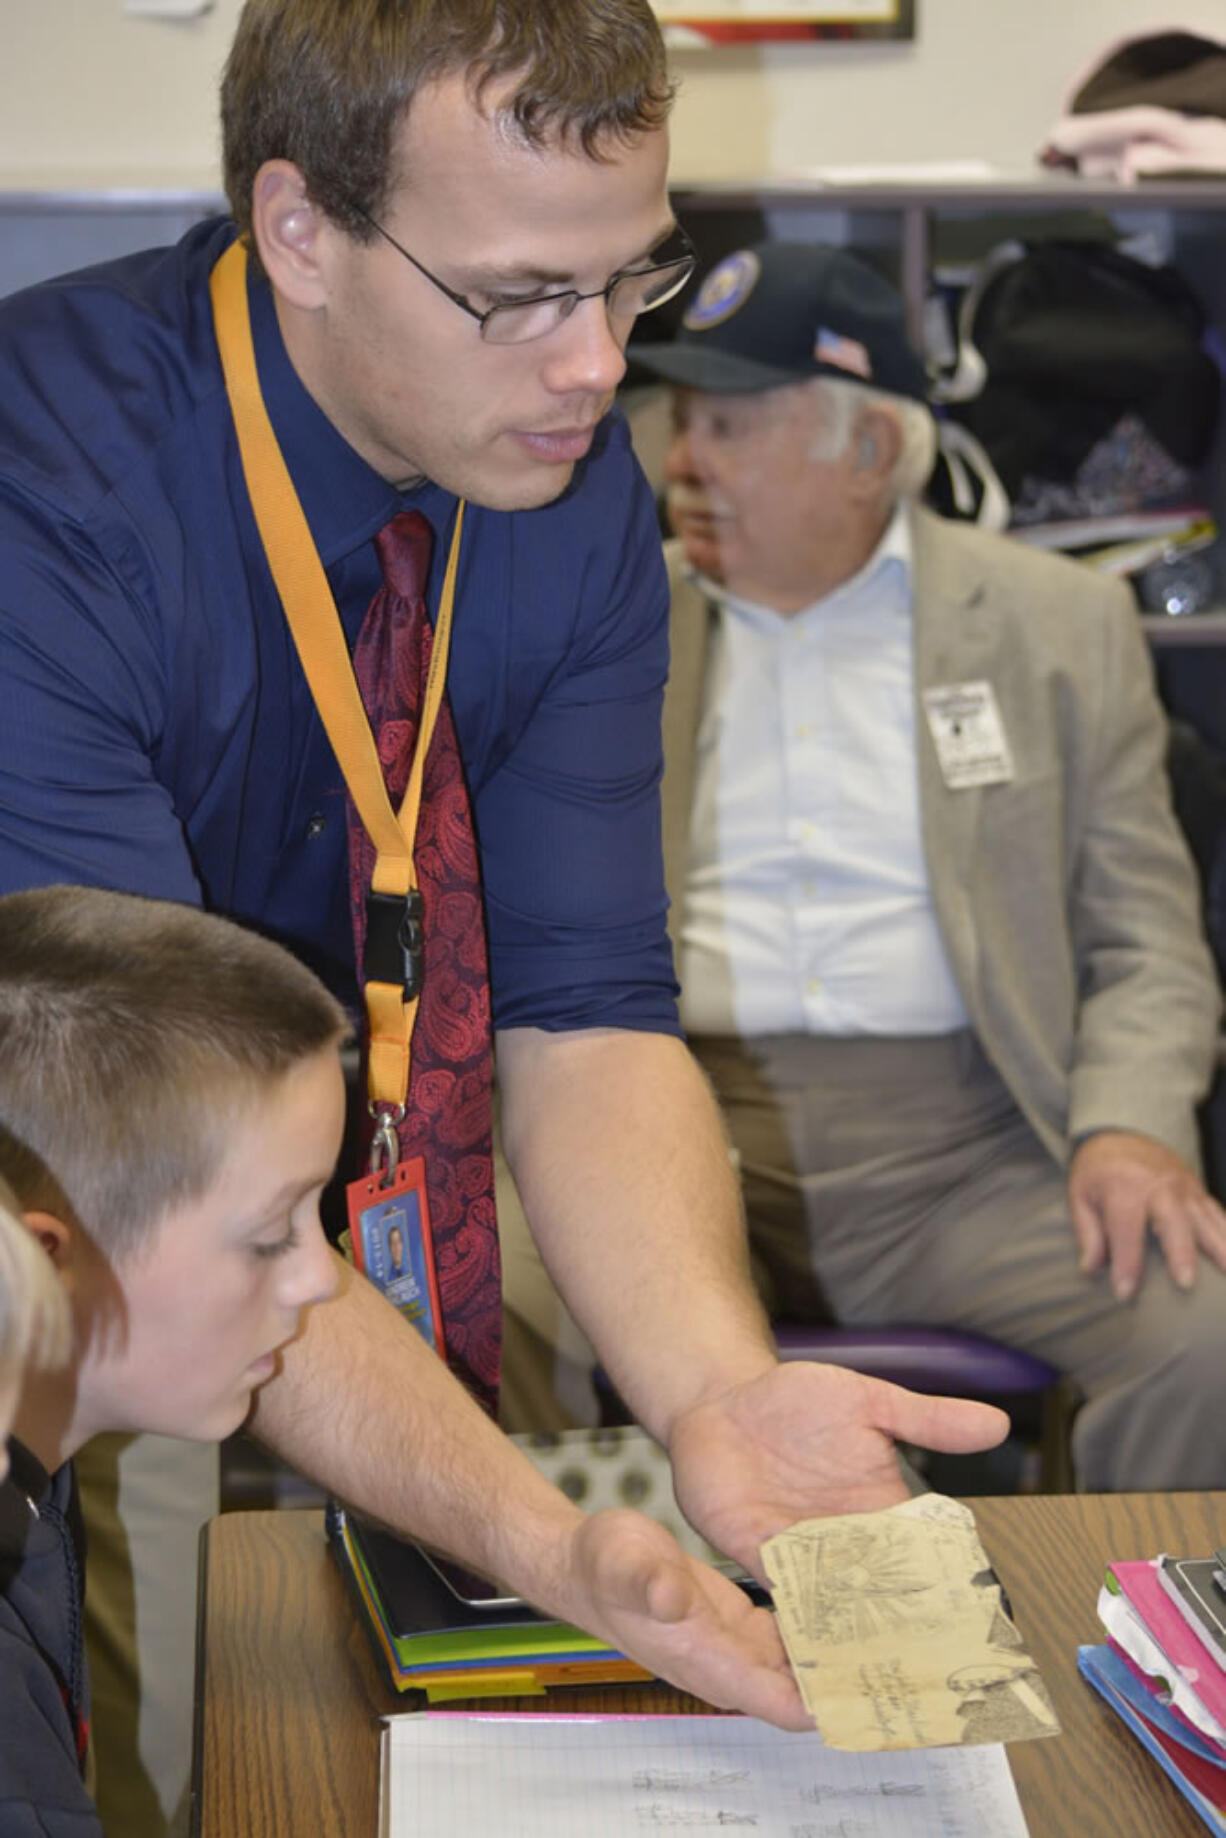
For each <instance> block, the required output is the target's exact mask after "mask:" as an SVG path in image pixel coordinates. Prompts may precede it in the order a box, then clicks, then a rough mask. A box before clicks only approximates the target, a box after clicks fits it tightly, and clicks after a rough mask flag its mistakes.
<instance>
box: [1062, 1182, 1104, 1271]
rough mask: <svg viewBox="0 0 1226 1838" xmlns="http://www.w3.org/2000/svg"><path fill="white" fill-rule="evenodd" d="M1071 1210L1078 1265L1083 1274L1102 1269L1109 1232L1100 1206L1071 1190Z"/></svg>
mask: <svg viewBox="0 0 1226 1838" xmlns="http://www.w3.org/2000/svg"><path fill="white" fill-rule="evenodd" d="M1069 1212H1070V1213H1071V1214H1072V1219H1073V1237H1074V1238H1075V1239H1076V1241H1077V1254H1078V1255H1077V1265H1078V1268H1079V1269H1080V1271H1081V1273H1082V1275H1083V1276H1092V1275H1093V1274H1094V1272H1095V1271H1096V1270H1101V1269H1102V1267H1103V1263H1104V1262H1105V1260H1106V1256H1107V1234H1106V1233H1105V1232H1104V1231H1103V1226H1102V1220H1101V1219H1100V1218H1099V1216H1098V1208H1097V1207H1096V1206H1095V1205H1094V1203H1093V1201H1091V1200H1087V1199H1086V1198H1084V1196H1083V1195H1081V1194H1079V1193H1074V1192H1073V1191H1072V1190H1071V1189H1070V1191H1069Z"/></svg>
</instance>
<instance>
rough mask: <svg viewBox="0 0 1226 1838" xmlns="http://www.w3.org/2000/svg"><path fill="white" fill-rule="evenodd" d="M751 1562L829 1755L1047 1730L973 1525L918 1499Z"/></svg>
mask: <svg viewBox="0 0 1226 1838" xmlns="http://www.w3.org/2000/svg"><path fill="white" fill-rule="evenodd" d="M762 1558H763V1562H764V1563H765V1565H766V1572H767V1575H768V1577H769V1578H770V1582H771V1587H772V1589H773V1591H774V1597H775V1610H776V1614H777V1616H778V1621H779V1631H780V1633H781V1634H782V1636H783V1642H784V1645H785V1646H786V1648H787V1652H788V1658H789V1659H790V1660H791V1662H792V1669H793V1671H794V1672H795V1674H796V1680H797V1683H798V1685H799V1686H800V1691H801V1696H802V1697H803V1698H804V1701H805V1704H806V1705H807V1707H808V1709H809V1710H810V1711H811V1712H812V1714H813V1717H814V1719H815V1720H816V1723H817V1727H818V1729H819V1730H820V1731H821V1734H822V1738H823V1740H824V1741H825V1742H826V1743H828V1744H829V1746H830V1747H831V1748H835V1749H922V1748H935V1747H940V1746H942V1745H945V1744H951V1743H971V1742H1018V1741H1021V1740H1022V1739H1023V1738H1025V1737H1028V1736H1054V1735H1058V1734H1059V1730H1060V1725H1059V1723H1058V1722H1057V1721H1056V1717H1055V1713H1054V1712H1053V1710H1052V1707H1051V1700H1050V1698H1049V1697H1048V1695H1047V1688H1046V1686H1045V1685H1044V1684H1043V1681H1042V1679H1041V1678H1040V1677H1039V1674H1038V1672H1037V1670H1036V1669H1035V1665H1034V1661H1033V1660H1032V1659H1031V1657H1030V1655H1029V1654H1028V1653H1027V1651H1026V1649H1025V1647H1024V1646H1023V1644H1022V1638H1021V1635H1020V1634H1019V1633H1018V1631H1017V1629H1016V1628H1015V1627H1014V1625H1013V1623H1012V1621H1010V1619H1009V1617H1008V1615H1007V1614H1006V1613H1005V1610H1004V1606H1003V1604H1002V1602H1001V1595H1000V1587H999V1585H998V1584H997V1582H996V1578H995V1577H994V1576H993V1574H992V1572H991V1569H990V1567H989V1564H988V1559H987V1556H986V1555H985V1553H984V1549H983V1546H982V1545H981V1544H980V1542H979V1536H978V1533H977V1532H976V1530H975V1520H974V1515H973V1514H972V1513H971V1512H970V1510H969V1508H967V1507H965V1506H961V1505H959V1504H958V1502H957V1501H956V1500H950V1499H946V1498H945V1497H944V1496H943V1495H942V1494H936V1493H927V1494H920V1495H918V1496H917V1497H916V1498H915V1499H912V1500H908V1501H906V1503H905V1504H904V1505H902V1506H892V1507H890V1508H889V1509H888V1510H887V1511H885V1512H876V1513H850V1514H847V1515H846V1516H844V1517H841V1518H836V1519H806V1520H804V1521H802V1522H801V1523H800V1524H799V1525H793V1526H790V1527H789V1528H788V1530H787V1531H786V1532H781V1533H780V1534H779V1536H778V1537H777V1538H772V1539H770V1541H769V1542H768V1543H767V1544H765V1545H763V1547H762Z"/></svg>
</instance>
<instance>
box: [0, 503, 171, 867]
mask: <svg viewBox="0 0 1226 1838" xmlns="http://www.w3.org/2000/svg"><path fill="white" fill-rule="evenodd" d="M163 705H164V682H163V663H162V657H161V652H160V648H159V646H158V642H157V637H156V633H155V632H154V631H153V630H152V629H151V627H150V623H149V621H148V619H147V617H146V615H145V614H144V612H143V610H142V608H141V607H140V605H139V604H138V601H137V599H136V597H135V596H134V595H133V594H132V592H131V590H130V588H129V587H128V586H127V584H126V583H125V581H124V579H123V577H122V575H121V573H120V572H119V570H118V569H117V568H116V566H115V563H114V560H113V559H110V558H108V557H107V556H106V554H105V553H104V550H103V546H102V545H101V544H100V543H99V542H98V541H97V540H95V538H94V537H93V535H92V534H91V533H90V532H89V531H87V530H86V529H85V528H83V527H82V526H81V525H80V524H78V523H75V522H74V521H73V520H71V519H70V518H64V517H58V516H55V515H53V514H52V513H51V512H49V511H48V510H47V509H46V508H45V507H44V506H42V505H40V504H38V503H37V502H33V501H31V500H30V499H27V498H25V497H24V496H23V495H21V494H20V493H16V492H13V491H8V492H5V493H0V889H3V890H9V891H11V890H13V889H15V888H19V887H26V886H38V885H47V884H49V883H52V882H57V881H63V882H72V883H82V884H90V885H99V886H104V887H115V888H122V889H126V890H127V891H129V892H133V893H143V894H148V895H151V896H154V897H159V898H164V899H173V900H180V901H187V902H191V903H192V904H199V902H200V889H199V884H198V881H197V878H196V875H195V873H194V871H193V867H192V863H191V859H190V855H189V851H188V847H187V844H186V841H185V838H184V834H183V829H182V825H181V823H180V821H179V819H178V817H177V815H176V813H175V810H174V806H173V801H172V799H171V796H170V793H169V792H168V790H167V789H166V787H165V786H164V785H161V784H159V782H158V779H157V774H156V756H157V748H158V742H159V736H160V733H161V725H162V715H161V710H162V707H163Z"/></svg>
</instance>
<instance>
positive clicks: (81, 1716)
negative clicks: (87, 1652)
mask: <svg viewBox="0 0 1226 1838" xmlns="http://www.w3.org/2000/svg"><path fill="white" fill-rule="evenodd" d="M10 1451H11V1455H12V1469H11V1471H10V1474H9V1477H8V1479H7V1480H6V1481H4V1482H3V1483H2V1484H0V1827H2V1828H3V1829H4V1830H5V1831H9V1830H21V1829H24V1828H23V1827H22V1826H21V1825H19V1824H16V1823H15V1821H16V1819H17V1815H18V1814H19V1812H20V1809H21V1808H22V1807H24V1806H28V1807H29V1808H30V1809H31V1813H32V1815H33V1813H34V1811H35V1809H37V1817H36V1818H33V1817H32V1821H31V1825H30V1829H31V1831H38V1832H40V1833H46V1834H48V1835H49V1838H50V1835H56V1838H58V1834H59V1833H60V1832H61V1831H62V1832H63V1834H64V1838H95V1835H96V1838H102V1826H101V1824H100V1823H99V1821H98V1815H97V1813H96V1811H95V1810H94V1805H93V1802H92V1801H91V1799H90V1797H89V1795H88V1794H87V1793H86V1791H85V1785H84V1782H83V1781H82V1778H81V1766H80V1760H79V1743H80V1741H81V1739H82V1735H83V1732H84V1730H85V1728H86V1727H87V1722H88V1715H89V1694H88V1687H87V1685H86V1680H85V1656H84V1652H83V1650H82V1646H81V1633H80V1629H81V1614H80V1564H79V1554H78V1550H77V1545H76V1539H75V1537H74V1533H73V1512H72V1510H71V1500H72V1477H71V1472H70V1470H69V1469H67V1468H61V1469H60V1470H59V1471H58V1473H56V1474H54V1475H51V1476H48V1475H47V1474H46V1472H45V1471H44V1470H43V1469H42V1468H41V1467H40V1465H39V1464H38V1463H37V1462H36V1461H35V1459H34V1457H33V1456H31V1455H30V1453H29V1451H28V1450H26V1449H24V1448H22V1446H21V1444H20V1443H11V1444H10ZM35 1508H37V1511H36V1510H35Z"/></svg>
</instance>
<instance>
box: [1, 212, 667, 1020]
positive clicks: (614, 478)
mask: <svg viewBox="0 0 1226 1838" xmlns="http://www.w3.org/2000/svg"><path fill="white" fill-rule="evenodd" d="M233 235H234V226H233V225H232V224H231V223H229V222H226V221H224V220H213V221H211V222H209V223H205V224H202V225H200V226H198V227H197V228H196V229H194V230H192V231H191V232H190V233H189V234H188V235H187V236H186V237H185V238H184V239H183V241H182V242H181V243H179V244H178V245H177V246H176V247H174V248H172V249H165V250H153V251H150V252H148V253H146V254H142V255H138V256H133V257H129V258H126V259H124V260H122V261H118V262H114V263H109V264H107V265H105V266H103V267H100V268H94V269H91V270H87V271H85V272H83V273H80V274H77V275H71V276H66V277H64V278H63V279H61V280H58V281H54V282H50V283H48V284H47V285H45V286H41V287H36V288H31V289H29V290H27V291H26V292H24V293H21V294H16V295H14V296H12V297H11V298H10V299H9V300H7V301H4V302H2V303H0V888H2V889H6V890H11V889H13V888H17V887H22V886H32V885H36V884H45V883H48V882H52V881H69V882H78V883H80V882H89V883H93V884H96V885H102V886H109V887H117V888H124V889H127V890H129V891H132V892H137V893H145V894H150V895H154V896H158V897H164V898H168V899H174V900H184V901H190V902H193V903H203V904H204V905H206V906H208V907H210V908H212V909H213V910H215V911H218V912H222V913H226V914H229V915H230V916H232V917H234V918H236V919H239V920H240V921H243V922H246V923H250V924H253V925H256V926H258V927H259V928H261V929H262V930H265V931H267V932H270V933H272V934H273V935H274V936H277V937H279V938H281V939H283V940H284V941H285V942H286V943H288V944H290V945H291V946H292V948H294V949H295V950H296V951H297V952H298V954H299V955H300V956H302V957H304V958H305V959H306V960H307V961H308V962H310V963H312V964H313V965H314V966H315V968H317V969H318V970H320V972H321V973H322V974H323V975H324V976H325V978H326V980H327V981H328V982H329V983H330V984H331V985H332V987H333V988H334V989H336V990H337V991H338V993H339V994H341V995H342V996H343V997H345V998H346V999H349V1000H352V998H353V996H354V994H355V986H354V976H353V945H352V939H351V936H350V930H349V916H348V901H347V887H346V835H345V794H344V786H343V781H342V778H341V774H340V771H339V768H338V766H337V763H336V760H335V757H334V755H333V753H332V750H331V748H330V746H329V744H328V741H327V738H326V736H325V735H324V733H323V730H322V727H321V725H320V722H319V719H318V717H317V715H316V713H315V709H314V705H313V703H312V700H311V696H310V692H309V690H308V688H307V684H306V680H305V678H304V676H303V674H302V671H301V668H300V666H299V664H298V660H297V656H296V653H295V651H294V646H293V641H292V639H291V636H290V633H289V628H288V626H287V624H286V622H285V618H284V615H283V613H282V611H281V607H280V602H279V601H278V599H277V595H276V591H275V589H274V587H273V583H272V579H271V576H270V574H269V570H268V566H267V563H266V561H265V558H264V554H263V550H262V547H261V544H260V540H259V537H258V535H257V532H256V528H255V522H254V518H253V516H252V512H251V508H250V504H249V501H248V497H247V491H246V486H245V484H244V481H243V476H242V470H241V466H240V462H239V457H238V448H237V442H236V439H235V435H234V429H233V425H232V421H231V417H230V410H229V405H228V402H227V399H226V394H225V388H224V384H223V382H222V378H221V370H220V364H219V359H218V355H217V348H216V343H215V340H214V335H213V327H212V317H211V311H210V306H209V295H208V277H209V273H210V270H211V269H212V266H213V264H214V262H215V261H216V259H217V257H218V256H219V255H220V254H221V253H222V251H223V249H224V248H225V247H226V246H227V244H228V243H229V242H230V241H231V240H232V238H233ZM249 297H250V301H251V311H252V324H253V331H254V335H255V342H256V353H257V361H258V364H259V371H260V378H261V383H262V386H263V390H264V394H265V399H266V401H267V403H268V409H269V413H270V416H271V418H272V422H273V425H274V428H275V429H276V432H277V436H278V439H279V441H280V443H281V448H282V451H283V453H284V455H285V458H286V461H287V464H288V465H289V468H290V472H291V474H292V476H293V479H294V483H295V485H296V487H297V490H298V493H299V496H300V498H301V500H302V504H303V508H304V510H305V512H306V515H307V519H308V521H309V523H310V526H311V530H312V533H313V535H314V538H315V542H316V545H317V547H318V549H319V553H320V557H321V559H322V561H323V564H324V567H325V569H326V571H327V575H328V579H329V582H330V584H331V586H332V590H333V592H334V594H335V596H336V601H337V605H338V608H339V610H340V614H341V618H342V621H343V623H344V627H345V631H346V634H347V637H348V640H349V643H350V645H351V646H352V644H353V642H354V640H355V638H356V635H357V631H358V627H359V626H360V624H361V621H362V617H363V614H364V612H365V609H366V606H367V604H368V603H369V600H370V598H371V596H372V594H373V593H374V592H375V590H376V589H377V587H378V586H379V569H378V562H377V559H376V556H375V550H374V544H373V542H372V538H373V536H374V534H375V532H376V531H377V530H378V529H379V528H380V527H381V526H382V525H383V524H384V523H386V522H387V520H388V518H389V517H391V516H392V515H394V514H395V512H396V511H397V510H399V509H402V508H405V507H408V506H412V507H414V508H416V509H418V510H420V511H422V512H423V513H424V515H425V516H426V517H427V518H428V519H429V521H430V523H431V525H432V527H433V529H434V531H435V538H436V540H435V547H434V561H433V566H432V570H431V586H430V602H431V605H436V604H437V600H438V594H439V590H440V587H441V580H442V573H443V569H444V566H445V562H446V554H447V548H448V544H449V539H450V534H451V529H452V524H453V520H454V515H455V500H454V498H453V497H451V496H450V495H449V494H448V493H446V492H443V491H441V490H439V489H438V488H436V487H435V486H433V485H430V484H426V485H423V486H421V487H420V488H418V489H416V490H413V491H411V492H408V493H401V492H399V491H397V490H396V488H395V487H394V486H392V485H389V484H388V483H387V481H386V480H385V479H383V478H381V477H380V476H379V475H378V474H377V473H376V472H374V471H373V470H372V469H371V468H370V467H369V466H368V465H367V464H366V462H365V461H364V460H363V459H361V458H360V456H359V455H358V454H357V453H356V452H355V451H354V450H353V449H352V448H351V447H350V446H349V445H348V444H347V443H346V442H345V441H344V440H343V439H342V437H341V436H340V435H339V434H338V433H337V432H336V430H335V429H334V428H333V426H332V425H331V423H330V422H329V421H328V420H327V419H326V417H325V416H324V415H323V413H322V412H321V410H320V409H319V408H318V407H317V406H316V404H315V403H314V401H313V400H312V399H311V397H310V396H309V394H308V393H307V391H306V390H305V389H304V387H303V386H302V384H301V383H300V382H299V380H298V377H297V375H296V373H295V371H294V369H293V367H292V365H291V364H290V361H289V358H288V356H287V354H286V352H285V348H284V345H283V343H282V341H281V336H280V332H279V329H278V326H277V320H276V313H275V310H274V306H273V301H272V296H271V293H270V291H269V288H268V286H267V284H266V283H265V282H263V281H262V280H259V279H253V280H252V281H251V283H250V286H249ZM666 670H667V587H666V582H665V578H664V573H663V567H662V562H661V558H660V545H659V539H658V535H657V528H656V521H655V515H654V509H653V505H652V502H651V498H650V494H649V492H648V490H647V487H646V484H645V481H644V480H643V478H642V475H641V473H640V472H639V470H638V467H637V465H636V464H635V462H634V459H633V456H632V454H631V452H630V448H629V441H628V438H627V434H626V430H625V426H624V423H623V422H622V421H621V419H620V417H618V416H616V415H611V416H608V417H606V419H605V421H604V422H603V423H602V425H601V427H600V429H599V431H598V434H597V438H596V441H595V443H594V445H593V447H592V451H591V453H590V455H589V457H588V459H587V460H586V462H585V463H584V464H583V466H582V467H580V468H579V469H577V471H576V475H575V478H574V480H573V482H572V484H571V487H570V489H569V490H568V491H567V493H566V494H565V496H564V497H562V498H561V499H559V500H558V501H557V502H556V503H554V504H551V505H548V506H546V507H545V508H543V509H540V510H533V511H516V512H498V511H490V510H485V509H482V508H480V507H477V506H470V508H469V512H468V514H467V516H466V519H465V531H464V546H463V551H462V559H461V564H460V573H459V581H458V588H457V598H456V609H455V616H454V632H453V642H452V651H451V660H450V667H449V671H448V689H449V693H450V697H451V704H452V709H453V712H454V716H455V721H456V728H457V733H458V736H459V741H460V749H461V754H462V757H463V761H464V767H465V772H466V774H467V777H468V782H469V789H470V792H471V795H472V800H473V812H474V819H475V823H476V828H477V836H478V841H479V845H480V851H481V865H482V874H483V879H484V888H485V898H486V912H487V922H488V928H489V941H490V970H491V987H492V995H493V1007H494V1019H495V1025H496V1026H499V1027H508V1026H516V1025H534V1026H541V1027H548V1028H575V1027H587V1026H596V1025H606V1026H618V1027H630V1028H640V1029H647V1030H651V1031H659V1032H668V1033H675V1032H677V1031H678V1028H677V1020H676V1010H675V984H674V982H673V975H672V961H671V954H670V951H669V947H668V941H667V936H666V932H665V910H666V899H665V893H664V882H663V871H662V865H661V858H660V832H659V810H658V803H659V799H658V781H659V775H660V768H661V754H660V705H661V698H662V692H663V684H664V678H665V675H666Z"/></svg>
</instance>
